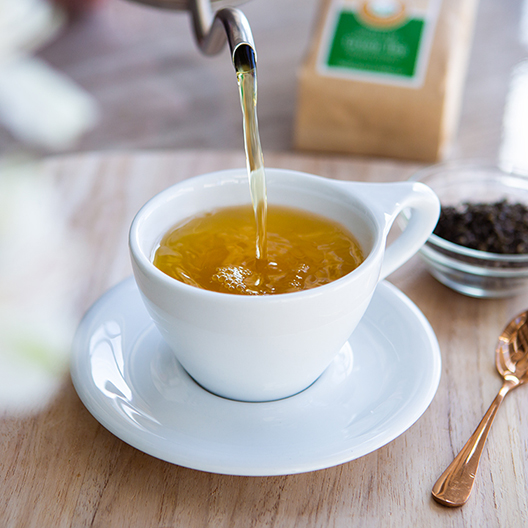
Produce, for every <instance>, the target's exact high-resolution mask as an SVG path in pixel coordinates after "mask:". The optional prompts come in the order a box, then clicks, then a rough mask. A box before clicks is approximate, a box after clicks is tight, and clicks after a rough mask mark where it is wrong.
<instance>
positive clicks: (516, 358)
mask: <svg viewBox="0 0 528 528" xmlns="http://www.w3.org/2000/svg"><path fill="white" fill-rule="evenodd" d="M495 364H496V366H497V370H498V371H499V373H500V375H501V376H502V377H503V378H507V377H511V376H513V377H514V378H516V379H517V380H518V383H519V385H521V384H522V383H524V382H526V381H528V312H523V313H521V314H519V315H518V316H517V317H516V318H515V319H513V320H512V321H511V322H510V324H509V325H508V326H507V327H506V328H505V329H504V331H503V333H502V335H501V336H500V338H499V343H498V345H497V351H496V354H495Z"/></svg>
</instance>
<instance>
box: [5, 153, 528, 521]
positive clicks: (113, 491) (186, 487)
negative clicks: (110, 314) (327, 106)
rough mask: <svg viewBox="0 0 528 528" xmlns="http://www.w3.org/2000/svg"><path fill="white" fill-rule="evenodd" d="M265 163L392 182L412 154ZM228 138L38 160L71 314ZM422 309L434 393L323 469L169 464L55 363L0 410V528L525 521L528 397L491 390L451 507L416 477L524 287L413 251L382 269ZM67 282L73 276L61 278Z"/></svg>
mask: <svg viewBox="0 0 528 528" xmlns="http://www.w3.org/2000/svg"><path fill="white" fill-rule="evenodd" d="M266 162H267V165H268V166H275V167H284V168H293V169H299V170H305V171H309V172H313V173H317V174H320V175H324V176H328V177H332V178H338V179H355V180H365V181H379V182H383V181H392V180H400V179H405V178H406V177H407V176H408V175H409V174H410V173H411V172H412V171H413V170H414V169H415V168H416V166H414V165H412V164H405V163H395V162H390V161H375V162H374V161H368V160H351V159H344V158H337V157H334V158H329V157H315V156H304V155H302V156H301V155H292V154H272V153H268V154H267V155H266ZM243 164H244V159H243V155H242V152H241V151H237V152H223V153H218V152H214V151H179V152H174V153H170V152H164V153H162V152H153V153H136V154H130V153H122V154H85V155H76V156H70V157H64V158H61V157H57V158H54V159H53V158H51V159H48V160H45V161H44V162H43V163H42V165H41V170H42V171H43V173H44V174H47V175H48V176H49V177H51V178H52V179H53V181H54V185H55V188H56V190H57V192H59V193H60V195H61V197H62V199H63V200H64V204H65V207H64V214H63V216H64V221H65V222H66V223H67V224H68V225H69V226H70V228H71V229H73V230H74V232H75V233H76V235H77V236H78V237H79V239H80V240H82V241H83V242H84V244H85V245H86V247H87V248H88V249H89V253H88V254H89V258H88V259H87V262H86V264H87V268H88V269H89V272H87V273H83V274H80V275H79V276H78V277H77V278H78V281H79V282H78V284H77V286H78V288H77V289H76V290H72V292H74V291H75V293H72V295H75V305H76V306H77V310H78V313H77V317H80V316H81V314H82V312H84V311H85V310H86V309H87V308H88V307H89V306H90V305H91V304H92V303H93V302H94V301H95V300H96V299H97V298H98V297H99V296H100V295H101V294H102V293H103V292H104V291H105V290H106V289H108V288H109V287H111V286H112V285H114V284H116V283H117V282H118V281H120V280H121V279H122V278H124V277H126V276H128V275H129V274H130V273H131V269H130V265H129V261H128V253H127V230H128V227H129V224H130V221H131V219H132V217H133V215H134V213H135V212H136V210H137V209H138V208H139V207H140V206H141V205H142V204H143V203H144V202H145V201H146V200H147V199H148V198H149V197H151V196H152V195H153V194H154V193H156V192H157V191H159V190H161V189H163V188H165V187H167V186H168V185H170V184H172V183H174V182H176V181H179V180H181V179H183V178H187V177H190V176H194V175H197V174H200V173H204V172H206V171H210V170H216V169H222V168H230V167H240V166H243ZM389 279H390V281H391V282H393V283H394V284H395V285H396V286H397V287H398V288H400V289H401V290H403V292H404V293H406V294H407V295H408V296H409V297H410V298H411V300H413V301H414V302H415V303H416V304H417V305H418V307H419V308H420V309H421V310H422V311H423V313H424V314H425V316H426V317H427V318H428V319H429V321H430V323H431V325H432V327H433V328H434V330H435V332H436V334H437V336H438V340H439V343H440V347H441V351H442V358H443V367H442V378H441V382H440V386H439V389H438V392H437V394H436V397H435V398H434V400H433V402H432V404H431V405H430V407H429V408H428V410H427V411H426V412H425V414H424V415H423V416H422V417H421V418H420V419H419V420H418V422H417V423H415V424H414V425H413V426H412V427H411V428H410V429H409V430H407V431H406V432H405V433H404V434H402V435H401V436H399V437H398V438H397V439H396V440H394V441H392V442H391V443H389V444H388V445H386V446H385V447H383V448H381V449H378V450H377V451H375V452H373V453H371V454H369V455H367V456H364V457H362V458H360V459H357V460H354V461H351V462H349V463H346V464H342V465H340V466H337V467H332V468H329V469H324V470H320V471H316V472H310V473H305V474H298V475H289V476H279V477H236V476H225V475H217V474H210V473H205V472H200V471H195V470H192V469H187V468H184V467H179V466H175V465H171V464H169V463H167V462H164V461H161V460H158V459H155V458H153V457H151V456H149V455H146V454H144V453H142V452H140V451H138V450H136V449H134V448H133V447H130V446H129V445H127V444H125V443H124V442H122V441H121V440H119V439H118V438H116V437H115V436H113V435H112V434H111V433H109V432H108V431H107V430H105V429H104V428H103V427H102V426H101V425H99V423H98V422H97V421H96V420H95V419H94V418H93V417H92V416H91V415H90V414H89V413H88V411H87V410H86V409H85V407H84V406H83V404H82V403H81V401H80V400H79V398H78V396H77V394H76V393H75V390H74V388H73V386H72V384H71V381H70V378H69V375H68V373H67V372H65V373H64V376H63V383H62V385H61V388H60V390H59V391H58V392H57V394H56V395H55V397H54V398H53V400H52V401H51V402H50V404H49V405H47V406H46V407H45V408H44V409H42V410H40V411H39V412H38V413H36V414H25V415H16V414H7V415H5V416H4V417H3V418H2V420H1V425H0V431H1V433H0V439H1V444H2V456H1V458H0V526H2V527H6V528H11V527H33V526H34V527H48V526H53V527H66V526H74V527H82V526H95V527H104V528H111V527H123V526H127V527H136V526H137V527H141V528H147V527H159V528H161V527H164V528H168V527H173V526H178V527H185V528H195V527H203V526H212V527H213V526H214V527H226V528H227V527H229V528H231V527H263V526H266V527H294V526H295V527H341V526H343V527H345V526H346V527H350V526H367V527H370V526H373V527H378V526H395V527H408V526H417V527H422V526H424V527H425V526H487V527H492V526H503V527H508V528H512V527H521V526H525V525H526V519H527V517H526V516H527V513H526V512H527V511H528V465H527V455H526V453H527V452H528V418H527V413H526V412H525V409H524V407H523V403H524V402H525V401H526V397H527V395H526V394H525V391H526V389H524V388H520V389H519V390H518V391H515V392H513V393H512V394H511V395H510V396H508V398H507V399H506V401H505V403H504V405H503V407H502V408H501V410H500V412H499V414H498V416H497V419H496V422H495V425H494V427H493V429H492V431H491V434H490V438H489V439H488V443H487V447H486V449H485V453H484V456H483V459H482V462H481V467H480V470H479V474H478V478H477V483H476V486H475V489H474V491H473V495H472V497H471V498H470V500H469V502H468V503H467V504H466V505H465V506H464V507H463V508H460V509H447V508H444V507H442V506H439V505H438V504H437V503H436V502H434V501H433V499H432V498H431V494H430V490H431V487H432V485H433V483H434V481H435V480H436V478H437V477H438V475H439V474H440V473H441V472H442V471H443V469H444V468H445V467H446V465H447V464H449V462H450V461H451V460H452V458H453V455H454V454H455V453H456V452H457V451H458V450H459V449H460V448H461V447H462V445H463V444H464V442H465V441H466V439H467V438H468V437H469V435H470V434H471V433H472V432H473V430H474V428H475V427H476V425H477V423H478V421H479V420H480V418H481V416H482V415H483V413H484V412H485V410H486V408H487V407H488V405H489V404H490V403H491V401H492V399H493V397H494V396H495V394H496V392H497V391H498V389H499V387H500V385H501V381H500V378H499V377H498V375H497V374H496V372H495V368H494V347H495V343H496V340H497V336H498V334H499V333H500V331H501V330H502V328H503V327H504V325H505V324H506V322H507V321H508V320H509V319H510V318H511V317H512V316H513V315H515V314H516V313H518V312H519V311H521V310H523V309H524V308H526V307H527V306H528V292H527V293H524V294H522V295H519V296H518V297H513V298H510V299H505V300H478V299H472V298H469V297H465V296H462V295H460V294H458V293H455V292H454V291H451V290H450V289H448V288H446V287H444V286H443V285H441V284H440V283H438V282H437V281H436V280H434V279H433V278H432V277H431V276H430V275H429V274H428V273H427V271H426V270H425V269H424V267H423V265H422V263H421V261H420V259H419V258H418V257H415V258H413V259H412V260H411V261H410V262H408V263H407V264H406V265H405V266H404V267H403V268H401V269H400V270H399V271H397V272H396V273H394V274H393V275H392V276H391V277H390V278H389ZM72 287H73V286H72Z"/></svg>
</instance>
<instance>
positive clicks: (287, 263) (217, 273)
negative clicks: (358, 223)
mask: <svg viewBox="0 0 528 528" xmlns="http://www.w3.org/2000/svg"><path fill="white" fill-rule="evenodd" d="M267 235H268V236H267V258H266V259H265V260H263V259H257V257H256V254H255V237H256V224H255V217H254V211H253V209H252V207H251V206H250V205H247V206H236V207H226V208H223V209H218V210H216V211H212V212H209V213H206V214H203V215H200V216H196V217H193V218H191V219H189V220H187V221H186V222H184V223H182V224H181V225H179V226H176V227H175V228H174V229H172V230H170V231H169V232H168V233H166V234H165V236H164V237H163V239H162V240H161V243H160V245H159V247H158V249H157V250H156V253H155V257H154V265H155V266H156V267H157V268H159V269H160V270H161V271H163V272H165V273H166V274H167V275H170V276H171V277H173V278H175V279H177V280H179V281H181V282H184V283H186V284H190V285H192V286H196V287H198V288H203V289H205V290H211V291H216V292H222V293H235V294H241V295H272V294H279V293H292V292H297V291H302V290H307V289H311V288H315V287H317V286H322V285H323V284H328V283H329V282H332V281H334V280H336V279H339V278H340V277H343V276H344V275H346V274H347V273H350V272H351V271H352V270H354V269H355V268H356V267H357V266H358V265H359V264H360V263H361V262H362V261H363V254H362V251H361V248H360V246H359V244H358V242H357V241H356V239H355V238H354V237H353V235H352V234H351V233H349V232H348V231H347V230H346V229H345V228H344V227H343V226H341V225H340V224H339V223H337V222H333V221H332V220H329V219H327V218H324V217H321V216H319V215H315V214H313V213H310V212H307V211H303V210H300V209H295V208H290V207H279V206H272V205H270V206H269V208H268V218H267Z"/></svg>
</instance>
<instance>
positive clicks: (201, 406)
mask: <svg viewBox="0 0 528 528" xmlns="http://www.w3.org/2000/svg"><path fill="white" fill-rule="evenodd" d="M440 368H441V359H440V351H439V348H438V343H437V340H436V337H435V335H434V332H433V330H432V329H431V327H430V325H429V323H428V322H427V320H426V319H425V317H424V316H423V315H422V313H421V312H420V311H419V310H418V308H417V307H416V306H415V305H414V304H413V303H412V302H411V301H410V300H409V299H408V298H407V297H406V296H405V295H403V294H402V293H401V292H400V291H399V290H398V289H397V288H395V287H394V286H392V285H391V284H389V283H387V282H382V283H380V284H379V285H378V287H377V289H376V292H375V294H374V296H373V299H372V302H371V304H370V306H369V308H368V310H367V312H366V314H365V316H364V317H363V319H362V320H361V322H360V324H359V325H358V327H357V329H356V331H355V332H354V334H353V335H352V337H351V338H350V339H349V340H348V341H347V343H346V345H345V346H344V347H343V348H342V349H341V351H340V352H339V353H338V355H337V356H336V357H335V359H334V361H333V362H332V363H331V365H330V366H329V367H328V369H327V370H326V371H325V372H324V373H323V375H322V376H321V377H320V378H319V379H318V380H317V381H316V382H315V383H314V384H313V385H311V386H310V387H308V388H307V389H306V390H305V391H303V392H302V393H299V394H297V395H295V396H292V397H290V398H286V399H284V400H279V401H274V402H264V403H248V402H237V401H232V400H228V399H225V398H221V397H218V396H215V395H213V394H211V393H210V392H208V391H206V390H204V389H203V388H201V387H200V386H199V385H197V384H196V383H195V382H194V381H193V380H192V379H191V378H190V377H189V376H188V375H187V373H186V372H185V371H184V370H183V368H182V367H181V365H180V364H179V363H178V361H177V360H176V358H175V356H174V354H173V353H172V352H171V351H170V349H169V348H168V346H167V345H166V344H165V342H164V341H163V339H162V338H161V336H160V334H159V333H158V331H157V330H156V327H155V326H154V324H153V323H152V320H151V319H150V317H149V315H148V313H147V312H146V310H145V308H144V305H143V303H142V301H141V298H140V295H139V292H138V290H137V287H136V284H135V282H134V280H133V279H131V278H130V279H127V280H125V281H123V282H122V283H120V284H119V285H117V286H116V287H114V288H113V289H112V290H110V291H109V292H107V293H106V294H105V295H104V296H103V297H101V299H99V301H97V302H96V303H95V304H94V305H93V307H92V308H91V309H90V310H89V311H88V312H87V314H86V316H85V317H84V319H83V321H82V322H81V324H80V326H79V328H78V330H77V333H76V336H75V341H74V347H73V356H72V364H71V375H72V379H73V383H74V385H75V388H76V390H77V393H78V394H79V396H80V398H81V400H82V401H83V403H84V404H85V405H86V407H87V408H88V410H89V411H90V412H91V413H92V414H93V416H94V417H95V418H96V419H97V420H98V421H99V422H100V423H101V424H102V425H103V426H104V427H106V428H107V429H108V430H109V431H111V432H112V433H114V434H115V435H116V436H118V437H119V438H121V439H122V440H124V441H125V442H127V443H129V444H130V445H132V446H134V447H136V448H137V449H140V450H141V451H144V452H145V453H148V454H150V455H153V456H155V457H158V458H160V459H162V460H166V461H168V462H171V463H174V464H178V465H181V466H185V467H189V468H194V469H199V470H203V471H209V472H214V473H224V474H231V475H249V476H264V475H282V474H292V473H301V472H306V471H313V470H318V469H323V468H327V467H331V466H334V465H337V464H341V463H344V462H348V461H350V460H354V459H356V458H358V457H361V456H363V455H366V454H367V453H370V452H372V451H374V450H376V449H378V448H380V447H381V446H383V445H385V444H387V443H388V442H390V441H391V440H393V439H394V438H396V437H397V436H398V435H400V434H401V433H403V432H404V431H406V430H407V429H408V428H409V427H410V426H411V425H412V424H413V423H415V421H416V420H417V419H418V418H419V417H420V416H421V415H422V413H423V412H424V411H425V410H426V409H427V407H428V406H429V404H430V402H431V400H432V399H433V397H434V394H435V392H436V389H437V387H438V383H439V379H440Z"/></svg>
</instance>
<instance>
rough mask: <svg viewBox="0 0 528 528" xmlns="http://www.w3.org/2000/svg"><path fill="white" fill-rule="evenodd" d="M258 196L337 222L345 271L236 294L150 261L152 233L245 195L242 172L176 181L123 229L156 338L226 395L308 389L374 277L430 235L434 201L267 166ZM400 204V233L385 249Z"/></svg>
mask: <svg viewBox="0 0 528 528" xmlns="http://www.w3.org/2000/svg"><path fill="white" fill-rule="evenodd" d="M266 176H267V187H268V201H269V203H272V204H276V205H288V206H292V207H298V208H302V209H305V210H308V211H312V212H314V213H318V214H320V215H323V216H325V217H327V218H330V219H333V220H337V221H339V222H340V223H341V224H342V225H344V226H345V227H346V228H348V230H349V231H350V232H351V233H352V234H353V235H355V237H356V239H357V240H358V241H359V243H360V245H361V247H362V249H363V253H364V255H365V256H366V258H365V260H364V262H363V263H362V264H361V265H360V266H359V267H358V268H356V269H355V270H354V271H352V272H351V273H349V274H348V275H346V276H344V277H342V278H340V279H338V280H336V281H334V282H332V283H329V284H326V285H324V286H320V287H317V288H314V289H311V290H306V291H301V292H297V293H286V294H279V295H268V296H245V295H234V294H226V293H217V292H212V291H208V290H202V289H200V288H197V287H194V286H189V285H187V284H184V283H182V282H179V281H178V280H176V279H173V278H171V277H169V276H168V275H166V274H165V273H163V272H162V271H160V270H159V269H157V268H156V267H155V266H154V265H153V263H152V258H153V256H154V252H155V250H156V248H157V246H158V243H159V241H160V239H161V237H162V236H163V235H164V234H165V233H166V232H167V231H168V230H169V229H170V228H171V227H173V226H174V225H175V224H177V223H178V222H180V221H182V220H184V219H186V218H188V217H191V216H194V215H196V214H198V213H201V212H204V211H207V210H211V209H214V208H218V207H228V206H232V205H239V204H246V203H251V198H250V194H249V185H248V179H247V174H246V171H245V170H242V169H240V170H229V171H221V172H215V173H211V174H206V175H204V176H199V177H196V178H192V179H189V180H185V181H183V182H181V183H178V184H176V185H174V186H172V187H170V188H168V189H166V190H164V191H162V192H161V193H159V194H158V195H156V196H155V197H154V198H152V199H151V200H150V201H149V202H147V203H146V204H145V205H144V206H143V207H142V208H141V210H140V211H139V212H138V214H137V215H136V217H135V219H134V221H133V223H132V226H131V229H130V240H129V242H130V252H131V257H132V265H133V270H134V275H135V278H136V282H137V284H138V287H139V290H140V291H141V293H142V297H143V299H144V302H145V305H146V307H147V309H148V311H149V313H150V315H151V316H152V319H153V320H154V322H155V324H156V326H157V327H158V329H159V331H160V332H161V334H162V336H163V337H164V339H165V340H166V342H167V343H168V344H169V346H170V347H171V348H172V350H173V351H174V353H175V354H176V357H177V359H178V360H179V362H180V363H181V364H182V366H183V367H184V368H185V370H186V371H187V372H188V373H189V374H190V375H191V376H192V377H193V378H194V379H195V380H196V381H197V382H198V383H199V384H200V385H202V386H203V387H204V388H206V389H208V390H209V391H211V392H213V393H215V394H218V395H220V396H224V397H226V398H231V399H236V400H243V401H268V400H276V399H279V398H284V397H287V396H291V395H293V394H296V393H298V392H300V391H302V390H303V389H305V388H306V387H308V386H309V385H311V384H312V383H313V382H314V381H315V380H316V379H317V378H318V377H319V376H320V375H321V374H322V373H323V372H324V370H325V369H326V368H327V367H328V365H329V364H330V363H331V361H332V359H333V358H334V357H335V355H336V354H337V353H338V352H339V350H340V349H341V348H342V346H343V345H344V344H345V343H346V341H347V340H348V338H349V337H350V335H351V334H352V332H353V331H354V329H355V328H356V326H357V324H358V323H359V321H360V319H361V317H362V316H363V314H364V313H365V310H366V309H367V306H368V304H369V302H370V299H371V297H372V295H373V293H374V290H375V288H376V285H377V284H378V282H379V281H380V280H382V279H384V278H385V277H386V276H387V275H389V274H390V273H392V272H393V271H394V270H396V269H397V268H398V267H399V266H401V265H402V264H403V263H404V262H405V261H407V260H408V259H409V258H410V257H411V256H412V255H414V253H416V251H417V250H418V249H419V248H420V246H421V245H422V244H423V243H424V242H425V241H426V239H427V237H428V236H429V235H430V234H431V231H432V230H433V229H434V227H435V224H436V222H437V219H438V215H439V209H440V205H439V202H438V199H437V197H436V195H435V194H434V193H433V191H431V190H430V189H429V187H427V186H425V185H423V184H421V183H416V182H401V183H379V184H375V183H352V182H340V181H335V180H330V179H326V178H321V177H318V176H312V175H309V174H304V173H300V172H294V171H288V170H281V169H267V171H266ZM404 208H410V209H411V210H412V216H411V220H410V222H409V224H408V225H407V227H406V229H405V231H404V232H403V233H401V234H400V235H399V236H398V238H396V240H395V241H394V242H393V243H392V244H391V245H390V246H389V247H388V248H387V250H385V245H386V238H387V234H388V232H389V230H390V227H391V225H392V223H393V222H394V220H395V218H396V217H397V216H398V214H399V213H400V212H401V211H402V209H404Z"/></svg>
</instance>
